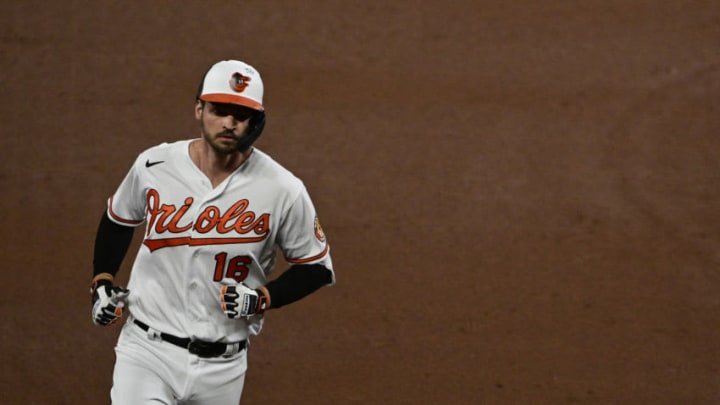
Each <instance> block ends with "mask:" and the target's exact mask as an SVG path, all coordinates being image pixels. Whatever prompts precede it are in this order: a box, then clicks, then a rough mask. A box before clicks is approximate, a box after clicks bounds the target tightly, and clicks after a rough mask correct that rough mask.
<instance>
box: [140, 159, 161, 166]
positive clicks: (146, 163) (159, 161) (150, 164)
mask: <svg viewBox="0 0 720 405" xmlns="http://www.w3.org/2000/svg"><path fill="white" fill-rule="evenodd" d="M164 162H165V161H164V160H158V161H157V162H151V161H150V159H148V160H147V161H145V167H152V166H155V165H158V164H160V163H164Z"/></svg>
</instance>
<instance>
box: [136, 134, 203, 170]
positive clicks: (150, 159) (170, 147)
mask: <svg viewBox="0 0 720 405" xmlns="http://www.w3.org/2000/svg"><path fill="white" fill-rule="evenodd" d="M190 142H192V140H190V139H185V140H181V141H174V142H163V143H161V144H157V145H154V146H150V147H148V148H147V149H145V150H143V151H142V152H140V153H139V154H138V157H137V159H136V161H135V163H136V164H138V165H139V164H142V165H143V166H152V165H153V164H154V163H155V164H157V163H156V162H166V161H170V160H173V159H174V158H175V157H176V156H179V155H181V154H183V153H186V151H187V150H188V144H189V143H190Z"/></svg>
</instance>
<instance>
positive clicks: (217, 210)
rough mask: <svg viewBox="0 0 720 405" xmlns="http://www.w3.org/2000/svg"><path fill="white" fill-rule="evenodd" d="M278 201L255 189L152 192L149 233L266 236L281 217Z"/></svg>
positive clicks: (162, 189)
mask: <svg viewBox="0 0 720 405" xmlns="http://www.w3.org/2000/svg"><path fill="white" fill-rule="evenodd" d="M277 212H278V206H277V200H276V199H273V198H269V197H268V196H266V195H265V194H264V193H262V192H260V191H256V190H253V189H251V188H225V189H217V188H216V189H213V190H209V189H203V188H197V189H191V188H169V187H156V188H149V189H148V190H147V192H146V221H147V226H148V230H149V231H150V232H152V233H155V234H156V235H160V234H167V233H170V234H181V233H191V234H198V233H199V234H207V235H226V234H242V235H245V234H252V235H255V236H258V237H262V236H266V235H267V234H268V232H269V231H270V228H271V227H272V225H273V221H274V220H275V219H276V217H278V216H279V215H278V214H277Z"/></svg>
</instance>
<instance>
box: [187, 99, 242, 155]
mask: <svg viewBox="0 0 720 405" xmlns="http://www.w3.org/2000/svg"><path fill="white" fill-rule="evenodd" d="M253 113H254V110H253V109H251V108H248V107H243V106H239V105H235V104H222V103H210V102H206V103H201V102H200V101H198V102H197V104H196V105H195V117H196V118H197V119H198V120H199V121H200V130H201V131H202V136H203V138H205V141H206V142H207V143H208V144H209V145H210V147H212V148H213V149H214V150H215V151H216V152H218V153H222V154H230V153H234V152H237V145H238V141H239V139H240V138H241V137H242V136H243V134H245V132H246V131H247V129H248V127H249V126H250V118H251V117H252V116H253Z"/></svg>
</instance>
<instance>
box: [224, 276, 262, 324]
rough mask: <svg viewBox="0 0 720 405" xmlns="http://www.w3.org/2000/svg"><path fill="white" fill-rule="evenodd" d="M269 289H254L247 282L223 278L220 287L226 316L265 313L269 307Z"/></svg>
mask: <svg viewBox="0 0 720 405" xmlns="http://www.w3.org/2000/svg"><path fill="white" fill-rule="evenodd" d="M266 291H267V290H265V289H264V288H260V289H257V290H253V289H252V288H250V287H248V286H246V285H245V284H237V283H236V282H235V281H234V280H233V281H226V280H223V286H222V288H221V289H220V305H221V307H222V310H223V312H224V313H225V316H227V317H228V318H230V319H240V318H243V317H249V316H251V315H255V314H261V313H263V312H264V311H265V310H266V309H267V308H268V307H269V299H268V294H267V293H266Z"/></svg>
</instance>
